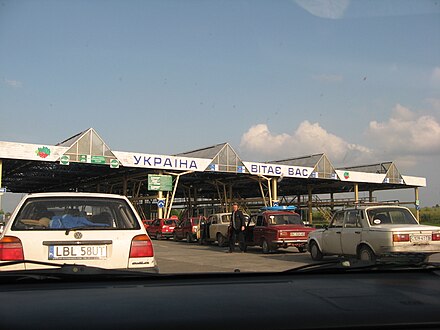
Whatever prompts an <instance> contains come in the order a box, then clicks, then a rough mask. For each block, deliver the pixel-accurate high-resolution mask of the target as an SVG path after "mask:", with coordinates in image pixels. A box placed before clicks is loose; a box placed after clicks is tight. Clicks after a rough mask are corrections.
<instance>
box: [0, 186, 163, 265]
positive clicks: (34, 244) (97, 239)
mask: <svg viewBox="0 0 440 330" xmlns="http://www.w3.org/2000/svg"><path fill="white" fill-rule="evenodd" d="M14 260H15V261H17V260H18V261H20V260H29V261H32V262H33V263H28V262H26V263H17V264H14V265H10V266H4V267H2V268H1V270H10V269H15V270H24V269H34V268H47V267H50V266H48V265H42V264H38V263H41V262H45V263H48V262H50V263H54V264H65V263H67V264H69V263H72V264H78V263H79V264H83V265H87V266H95V267H101V268H108V269H135V270H146V271H151V272H157V271H158V269H157V264H156V260H155V258H154V251H153V244H152V242H151V241H150V238H149V237H148V235H147V234H146V233H145V229H144V228H143V225H142V222H141V219H140V217H139V215H138V214H137V212H136V210H135V209H134V207H133V206H132V205H131V203H130V202H129V200H128V199H127V198H126V197H124V196H119V195H110V194H92V193H73V192H72V193H65V192H63V193H39V194H29V195H26V196H25V197H24V198H23V199H22V201H21V202H20V203H19V205H18V206H17V208H16V210H15V211H14V213H13V215H12V217H11V219H10V221H8V222H7V223H6V225H5V229H4V231H3V233H2V235H1V236H0V263H4V262H7V261H14Z"/></svg>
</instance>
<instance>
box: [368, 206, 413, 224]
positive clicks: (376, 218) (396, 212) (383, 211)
mask: <svg viewBox="0 0 440 330" xmlns="http://www.w3.org/2000/svg"><path fill="white" fill-rule="evenodd" d="M367 214H368V220H369V221H370V224H371V225H372V226H377V225H387V224H393V225H417V224H418V222H417V220H416V219H415V218H414V216H413V215H412V213H411V212H410V211H409V210H407V209H404V208H402V209H400V208H375V209H371V210H368V211H367Z"/></svg>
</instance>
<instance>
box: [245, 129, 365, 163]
mask: <svg viewBox="0 0 440 330" xmlns="http://www.w3.org/2000/svg"><path fill="white" fill-rule="evenodd" d="M240 147H241V149H242V150H243V151H244V152H245V153H246V154H248V156H249V159H257V158H260V159H261V160H269V159H281V158H289V157H300V156H305V155H310V154H315V153H321V152H325V153H326V154H327V155H328V157H329V158H330V160H331V161H332V162H334V164H345V163H348V164H353V162H356V164H358V163H359V162H362V161H363V162H365V161H367V159H369V158H370V157H371V150H370V149H368V148H367V147H364V146H360V145H356V144H352V143H349V142H347V141H344V140H343V139H342V138H340V137H339V136H336V135H334V134H332V133H329V132H327V131H326V130H325V129H324V128H322V127H321V126H320V125H319V123H313V124H312V123H310V122H309V121H304V122H302V123H301V124H300V125H299V127H298V128H297V129H296V131H294V132H293V133H292V134H287V133H282V134H274V133H272V132H271V131H270V130H269V128H268V126H267V125H266V124H258V125H255V126H252V127H251V128H249V130H248V131H247V132H246V133H244V134H243V136H242V138H241V143H240Z"/></svg>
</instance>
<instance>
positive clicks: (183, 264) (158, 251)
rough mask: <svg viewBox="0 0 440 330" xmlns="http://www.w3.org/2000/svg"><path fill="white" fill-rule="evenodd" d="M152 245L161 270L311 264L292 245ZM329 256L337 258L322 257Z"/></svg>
mask: <svg viewBox="0 0 440 330" xmlns="http://www.w3.org/2000/svg"><path fill="white" fill-rule="evenodd" d="M153 246H154V252H155V256H156V260H157V262H158V265H159V270H160V273H206V272H233V271H238V270H239V271H241V272H264V271H274V272H277V271H284V270H287V269H291V268H294V267H299V266H303V265H307V264H311V263H314V261H313V260H312V259H311V258H310V254H309V253H308V252H306V253H300V252H299V251H298V250H297V249H296V248H294V247H289V248H287V249H280V250H278V251H276V252H273V253H270V254H263V253H262V251H261V248H260V247H248V251H247V252H246V253H241V252H240V251H239V249H238V247H236V252H235V253H228V248H227V247H223V248H222V247H218V246H217V245H199V244H198V243H186V242H185V241H180V242H174V241H173V240H172V239H170V240H153ZM332 259H334V260H336V258H335V257H326V258H325V259H324V260H332ZM430 261H434V262H440V253H438V254H435V255H433V256H431V258H430Z"/></svg>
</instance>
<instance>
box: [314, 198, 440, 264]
mask: <svg viewBox="0 0 440 330" xmlns="http://www.w3.org/2000/svg"><path fill="white" fill-rule="evenodd" d="M308 249H309V251H310V255H311V257H312V259H313V260H321V259H322V258H323V256H326V255H340V256H355V257H357V258H358V259H360V260H364V261H375V260H376V259H377V258H380V259H382V260H390V259H389V258H391V260H397V258H400V257H404V258H405V259H406V260H408V259H409V258H410V259H411V260H415V261H426V260H427V258H428V257H429V256H430V255H431V254H433V253H438V252H440V227H435V226H425V225H420V224H419V223H418V222H417V220H416V219H415V217H414V216H413V214H412V213H411V211H410V210H409V209H408V208H406V207H402V206H391V205H382V206H360V207H357V208H352V209H345V210H342V211H338V212H336V213H335V214H334V216H333V218H332V220H331V222H330V225H329V226H328V227H327V228H323V229H318V230H315V231H314V232H312V233H310V235H309V238H308Z"/></svg>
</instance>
